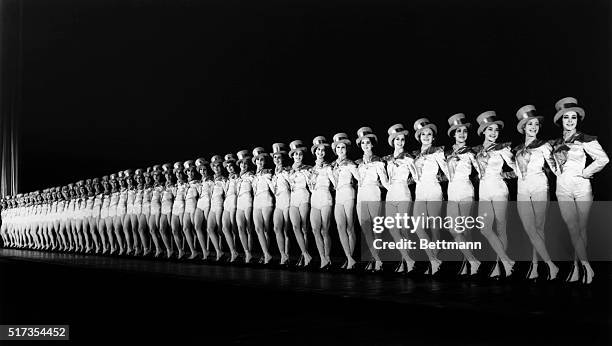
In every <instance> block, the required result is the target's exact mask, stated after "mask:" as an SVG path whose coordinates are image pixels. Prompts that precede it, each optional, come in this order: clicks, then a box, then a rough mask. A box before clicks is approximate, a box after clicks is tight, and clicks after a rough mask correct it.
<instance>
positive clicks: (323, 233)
mask: <svg viewBox="0 0 612 346" xmlns="http://www.w3.org/2000/svg"><path fill="white" fill-rule="evenodd" d="M329 147H330V145H329V143H328V142H327V139H326V138H325V137H323V136H317V137H315V138H314V139H313V140H312V147H311V149H310V152H311V153H312V155H313V156H314V157H315V158H316V160H315V165H314V166H313V167H312V168H311V171H310V190H311V191H312V195H311V196H310V225H311V227H312V233H313V235H314V238H315V243H316V245H317V250H318V251H319V257H320V258H321V266H320V269H330V268H331V236H330V234H329V225H330V222H331V217H332V206H333V204H334V200H333V198H332V195H331V189H332V188H334V189H335V188H336V177H335V176H334V174H333V170H332V166H331V165H330V164H329V163H327V162H326V161H325V154H326V153H327V148H329Z"/></svg>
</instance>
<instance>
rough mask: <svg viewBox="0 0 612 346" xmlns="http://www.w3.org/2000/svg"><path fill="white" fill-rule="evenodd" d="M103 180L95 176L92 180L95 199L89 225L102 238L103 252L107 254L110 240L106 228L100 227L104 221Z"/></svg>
mask: <svg viewBox="0 0 612 346" xmlns="http://www.w3.org/2000/svg"><path fill="white" fill-rule="evenodd" d="M101 180H102V179H100V178H93V179H92V181H91V187H92V189H93V195H94V201H93V206H92V209H91V217H90V219H89V227H91V229H93V230H95V232H96V233H97V235H98V237H99V238H100V246H101V253H102V254H104V255H105V254H107V253H108V249H109V247H108V240H107V239H106V230H105V229H104V228H100V223H101V222H102V203H103V198H104V193H103V190H102V184H101ZM107 213H108V210H107Z"/></svg>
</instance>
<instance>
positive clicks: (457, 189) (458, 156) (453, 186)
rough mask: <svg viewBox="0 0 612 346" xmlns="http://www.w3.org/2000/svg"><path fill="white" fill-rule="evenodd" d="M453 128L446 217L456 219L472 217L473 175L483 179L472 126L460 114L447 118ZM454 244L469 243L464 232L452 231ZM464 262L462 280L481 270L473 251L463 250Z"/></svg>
mask: <svg viewBox="0 0 612 346" xmlns="http://www.w3.org/2000/svg"><path fill="white" fill-rule="evenodd" d="M448 125H449V126H450V127H449V129H448V131H446V134H447V135H448V136H449V137H450V138H452V139H454V140H455V144H453V146H452V147H451V148H449V150H447V151H446V162H447V165H448V188H447V192H448V204H447V205H446V215H447V216H450V217H452V218H453V219H456V218H457V217H467V216H470V215H471V211H472V205H473V204H474V197H475V194H474V185H473V184H472V181H471V180H470V176H471V175H472V172H476V174H477V175H478V177H479V178H480V167H479V166H478V162H476V155H475V154H474V152H473V151H472V149H471V148H470V147H469V146H468V145H467V139H468V134H469V132H468V130H469V128H470V127H472V124H470V123H469V122H467V121H466V119H465V114H463V113H457V114H455V115H453V116H451V117H450V118H448ZM449 232H450V233H451V235H452V236H453V238H454V240H455V241H456V242H458V243H462V242H465V241H466V237H465V235H464V233H463V232H465V231H463V232H458V230H453V229H451V230H449ZM461 252H462V254H463V257H464V260H463V262H462V264H461V267H460V268H459V272H458V275H459V276H470V277H473V276H475V275H476V273H477V272H478V268H480V261H479V260H478V259H476V257H475V256H474V254H473V253H472V251H471V250H470V249H462V250H461Z"/></svg>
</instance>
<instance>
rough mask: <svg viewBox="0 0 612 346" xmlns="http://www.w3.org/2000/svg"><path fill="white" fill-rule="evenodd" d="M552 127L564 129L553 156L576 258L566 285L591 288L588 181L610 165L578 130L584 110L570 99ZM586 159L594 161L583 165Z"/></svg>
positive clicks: (590, 194) (559, 107)
mask: <svg viewBox="0 0 612 346" xmlns="http://www.w3.org/2000/svg"><path fill="white" fill-rule="evenodd" d="M555 108H556V109H557V113H556V114H555V117H554V123H555V124H557V125H561V126H562V127H563V136H562V137H561V138H559V139H557V140H555V141H554V142H553V144H552V145H553V154H554V157H555V161H556V163H557V167H558V173H559V176H558V178H557V199H558V201H559V207H560V208H561V216H562V217H563V220H564V221H565V224H566V225H567V228H568V230H569V233H570V236H571V239H572V244H573V245H574V251H575V257H574V263H573V265H572V269H571V271H570V273H569V275H568V277H567V281H569V282H576V281H579V280H580V281H581V282H582V283H584V284H590V283H591V282H592V281H593V277H594V276H595V273H594V272H593V268H591V264H590V263H589V261H588V259H587V253H586V246H587V225H588V220H589V211H590V210H591V205H592V203H593V189H592V187H591V181H590V179H592V178H593V175H595V173H597V172H599V171H601V170H602V169H603V167H604V166H605V165H606V164H607V163H608V162H609V161H610V159H609V158H608V155H607V154H606V152H605V151H604V150H603V149H602V147H601V145H600V144H599V142H598V141H597V137H594V136H589V135H587V134H584V133H582V132H580V131H578V130H577V127H578V124H579V123H580V122H582V121H583V120H584V117H585V112H584V109H582V108H581V107H579V106H578V101H577V100H576V99H575V98H573V97H566V98H563V99H561V100H559V101H557V103H556V104H555ZM587 155H588V156H589V157H591V159H593V162H591V163H590V164H589V165H588V166H587V165H586V159H587Z"/></svg>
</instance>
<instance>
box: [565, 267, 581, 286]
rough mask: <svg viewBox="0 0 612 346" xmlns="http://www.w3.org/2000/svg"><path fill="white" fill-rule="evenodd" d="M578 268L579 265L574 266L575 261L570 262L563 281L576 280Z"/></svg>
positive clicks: (570, 281)
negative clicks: (570, 265)
mask: <svg viewBox="0 0 612 346" xmlns="http://www.w3.org/2000/svg"><path fill="white" fill-rule="evenodd" d="M580 269H581V268H580V267H578V266H576V262H572V267H571V268H570V271H569V273H568V274H567V277H566V278H565V282H568V283H572V282H578V281H579V280H580Z"/></svg>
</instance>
